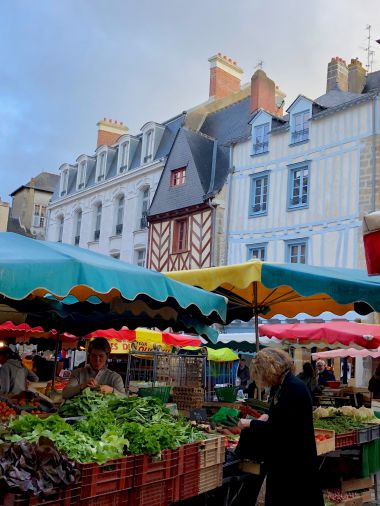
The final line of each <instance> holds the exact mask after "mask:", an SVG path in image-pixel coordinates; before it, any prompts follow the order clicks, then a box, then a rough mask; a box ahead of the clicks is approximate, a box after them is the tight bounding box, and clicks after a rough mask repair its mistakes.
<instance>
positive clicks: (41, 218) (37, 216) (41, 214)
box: [33, 204, 46, 228]
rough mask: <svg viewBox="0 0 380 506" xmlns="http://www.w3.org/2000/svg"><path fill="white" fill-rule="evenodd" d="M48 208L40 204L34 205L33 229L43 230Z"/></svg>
mask: <svg viewBox="0 0 380 506" xmlns="http://www.w3.org/2000/svg"><path fill="white" fill-rule="evenodd" d="M45 218H46V207H45V206H41V205H38V204H35V205H34V214H33V227H36V228H43V227H44V226H45Z"/></svg>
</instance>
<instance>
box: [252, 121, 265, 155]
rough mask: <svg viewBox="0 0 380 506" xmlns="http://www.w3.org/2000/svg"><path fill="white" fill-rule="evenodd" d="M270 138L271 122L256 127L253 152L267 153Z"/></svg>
mask: <svg viewBox="0 0 380 506" xmlns="http://www.w3.org/2000/svg"><path fill="white" fill-rule="evenodd" d="M268 138H269V123H265V124H264V125H259V126H256V127H255V128H254V139H253V154H254V155H259V154H261V153H267V151H268Z"/></svg>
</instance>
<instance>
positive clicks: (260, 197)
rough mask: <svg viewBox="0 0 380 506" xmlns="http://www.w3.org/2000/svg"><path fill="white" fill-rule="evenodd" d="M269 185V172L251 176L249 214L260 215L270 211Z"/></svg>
mask: <svg viewBox="0 0 380 506" xmlns="http://www.w3.org/2000/svg"><path fill="white" fill-rule="evenodd" d="M268 187H269V174H268V173H259V174H255V175H254V176H252V177H251V190H250V199H249V202H250V203H249V216H260V215H264V214H266V213H267V212H268Z"/></svg>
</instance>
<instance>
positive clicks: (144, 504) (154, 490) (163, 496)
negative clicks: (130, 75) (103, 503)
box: [115, 478, 178, 506]
mask: <svg viewBox="0 0 380 506" xmlns="http://www.w3.org/2000/svg"><path fill="white" fill-rule="evenodd" d="M176 480H177V478H171V479H169V480H164V481H158V482H155V483H149V484H146V485H143V486H141V487H136V488H134V489H133V490H132V491H131V495H130V505H131V506H168V505H169V504H172V503H173V502H174V501H176V500H177V497H178V489H177V488H176V487H177V482H176ZM115 506H116V505H115Z"/></svg>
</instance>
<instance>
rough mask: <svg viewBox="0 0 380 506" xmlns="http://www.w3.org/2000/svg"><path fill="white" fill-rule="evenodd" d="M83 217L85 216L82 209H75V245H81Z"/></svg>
mask: <svg viewBox="0 0 380 506" xmlns="http://www.w3.org/2000/svg"><path fill="white" fill-rule="evenodd" d="M82 217H83V212H82V209H77V210H76V211H75V222H74V246H79V243H80V234H81V229H82Z"/></svg>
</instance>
